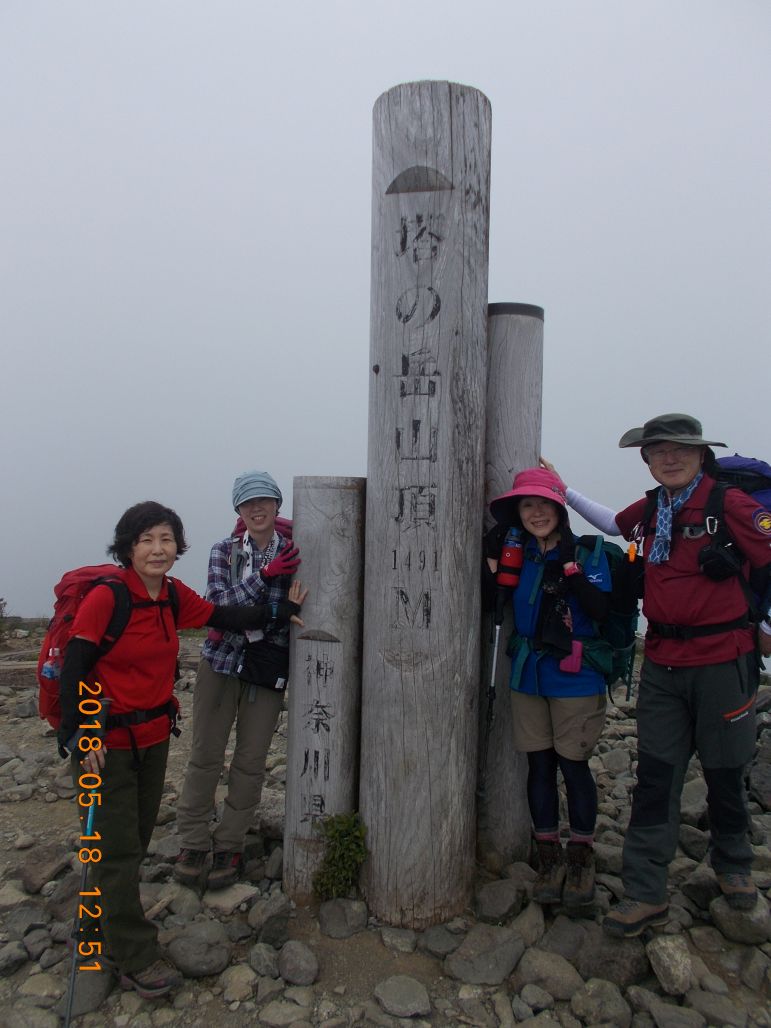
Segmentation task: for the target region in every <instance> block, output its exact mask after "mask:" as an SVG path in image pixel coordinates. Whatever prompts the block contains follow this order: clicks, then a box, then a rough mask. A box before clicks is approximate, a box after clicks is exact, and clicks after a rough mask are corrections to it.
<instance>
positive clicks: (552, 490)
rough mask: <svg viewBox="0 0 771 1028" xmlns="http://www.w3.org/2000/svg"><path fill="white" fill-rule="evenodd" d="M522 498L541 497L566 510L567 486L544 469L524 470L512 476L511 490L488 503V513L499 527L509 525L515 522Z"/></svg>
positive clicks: (556, 476) (557, 476) (552, 473)
mask: <svg viewBox="0 0 771 1028" xmlns="http://www.w3.org/2000/svg"><path fill="white" fill-rule="evenodd" d="M522 496H542V497H543V498H544V499H545V500H552V501H553V502H554V503H556V504H558V505H559V506H560V507H564V508H565V509H567V486H566V485H565V483H564V482H563V481H562V479H561V478H560V477H559V475H557V474H555V473H554V472H553V471H547V470H546V468H525V470H524V471H520V472H519V473H518V474H517V475H515V476H514V482H513V484H512V486H511V489H510V490H509V491H508V492H507V493H504V494H503V496H496V498H495V499H494V500H492V501H491V503H490V513H491V514H492V516H493V517H494V518H495V520H496V521H497V522H498V524H499V525H510V524H511V523H512V521H514V520H515V516H516V515H517V513H518V512H517V501H518V500H519V499H520V497H522Z"/></svg>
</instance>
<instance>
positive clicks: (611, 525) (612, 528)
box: [567, 488, 621, 535]
mask: <svg viewBox="0 0 771 1028" xmlns="http://www.w3.org/2000/svg"><path fill="white" fill-rule="evenodd" d="M567 498H568V503H569V504H570V506H571V507H572V508H573V510H574V511H575V512H576V514H580V515H581V517H582V518H583V519H584V520H585V521H588V522H589V524H590V525H593V526H594V527H595V528H598V529H599V530H600V531H601V532H602V533H603V534H604V535H621V529H620V528H619V527H618V525H617V524H616V511H614V510H611V509H610V507H603V505H602V504H601V503H595V501H594V500H590V499H589V498H588V496H582V495H581V493H577V492H576V491H575V489H570V488H568V491H567Z"/></svg>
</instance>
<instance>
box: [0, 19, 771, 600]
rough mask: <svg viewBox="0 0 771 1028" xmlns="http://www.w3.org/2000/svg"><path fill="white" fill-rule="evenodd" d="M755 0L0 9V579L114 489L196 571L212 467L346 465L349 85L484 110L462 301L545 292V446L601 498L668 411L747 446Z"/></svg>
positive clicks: (361, 459) (360, 149)
mask: <svg viewBox="0 0 771 1028" xmlns="http://www.w3.org/2000/svg"><path fill="white" fill-rule="evenodd" d="M770 44H771V5H769V4H768V3H767V2H765V0H731V2H730V3H726V2H725V0H686V2H678V0H649V2H647V3H645V4H642V3H638V4H633V3H618V2H617V0H607V2H599V0H583V2H581V3H577V2H576V3H568V2H562V3H560V2H541V3H534V2H530V3H523V2H519V0H507V2H504V0H500V2H498V3H491V2H487V0H474V2H466V3H460V2H457V0H443V2H441V3H439V2H421V0H411V2H404V0H389V2H388V3H387V4H386V3H381V2H379V0H367V2H362V0H350V2H349V0H339V2H327V3H318V2H314V3H311V2H307V3H306V2H301V3H299V2H295V3H286V4H283V5H278V4H269V3H263V2H258V0H251V2H248V0H218V2H217V3H214V2H208V3H205V2H202V0H165V2H164V0H152V2H150V0H132V3H130V4H126V3H118V2H116V0H101V2H99V3H93V2H88V3H86V2H77V0H67V2H65V3H62V2H59V0H3V2H2V4H0V125H1V126H2V131H1V134H0V146H2V151H3V154H2V158H1V159H0V338H2V347H3V350H2V365H1V370H0V376H1V377H0V390H1V392H0V411H2V440H3V441H2V445H1V446H0V455H1V456H0V461H2V482H3V491H2V533H0V596H4V597H5V598H6V600H7V601H8V604H9V609H10V611H11V612H13V613H17V614H24V615H44V614H48V613H49V612H50V609H51V605H52V600H53V594H52V587H53V584H54V583H55V582H56V581H57V580H58V578H59V577H60V575H61V573H62V572H63V571H64V570H66V569H67V568H70V567H73V566H76V565H79V564H85V563H99V562H101V561H102V560H103V558H104V547H105V545H106V543H107V542H108V540H109V538H110V536H111V533H112V529H113V526H114V524H115V522H116V520H117V518H118V517H119V515H120V514H121V513H122V512H123V510H124V509H125V508H126V507H127V506H129V505H130V504H131V503H134V502H136V501H138V500H142V499H148V498H153V499H158V500H161V501H162V502H164V503H167V504H169V505H171V506H173V507H174V508H175V509H176V510H177V511H178V512H179V513H180V515H181V516H182V518H183V520H184V522H185V526H186V529H187V531H188V536H189V541H190V543H191V550H190V553H189V554H188V555H187V556H186V557H185V558H184V559H183V560H182V561H181V562H180V563H179V564H178V565H177V569H178V573H179V575H180V577H182V578H183V579H184V580H185V581H186V582H187V583H188V584H190V585H191V586H193V587H197V588H199V589H200V588H203V586H204V584H205V576H206V564H207V559H208V553H209V548H210V546H211V544H212V543H213V542H214V541H215V540H216V539H219V538H222V537H223V536H224V535H226V534H227V533H228V531H229V530H230V528H231V526H232V521H233V514H232V510H231V507H230V489H231V484H232V480H233V478H234V476H235V475H236V474H237V473H238V472H239V471H241V470H243V469H245V468H248V467H255V466H257V467H261V468H265V469H267V470H269V471H271V473H272V474H273V475H274V476H275V477H276V478H277V480H278V481H279V484H280V485H281V487H282V489H283V491H284V494H285V496H286V498H287V502H286V503H285V512H286V513H289V511H290V508H291V494H292V479H293V476H295V475H364V474H366V433H367V385H368V347H369V269H370V224H371V139H372V106H373V104H374V102H375V100H376V99H377V97H378V96H379V95H380V93H382V92H383V91H384V90H387V89H389V88H390V87H392V86H394V85H396V84H398V83H399V82H408V81H414V80H418V79H449V80H452V81H456V82H464V83H466V84H469V85H472V86H475V87H476V88H478V89H480V90H481V91H482V92H484V93H485V94H486V95H487V97H488V98H489V99H490V101H491V104H492V117H493V123H492V124H493V146H492V190H491V232H490V273H489V282H490V287H489V298H490V301H491V302H501V301H521V302H525V303H534V304H539V305H541V306H543V307H544V308H545V311H546V319H545V343H544V346H545V357H544V432H543V449H544V452H545V453H546V454H548V455H549V456H550V457H551V458H552V459H553V460H554V461H555V462H556V464H557V467H558V468H559V470H560V471H561V472H562V473H563V475H564V476H565V477H566V479H567V480H568V482H569V483H570V484H573V485H575V486H576V487H577V488H580V489H582V490H583V491H584V492H587V493H589V494H590V495H594V496H595V497H596V498H597V499H600V500H602V501H604V502H606V503H608V504H610V505H613V506H620V505H622V504H626V503H628V502H630V501H631V500H633V499H635V498H636V497H637V496H638V495H640V494H641V491H642V489H643V488H647V487H648V485H649V480H648V478H647V477H646V476H647V472H646V471H645V469H644V467H643V465H642V464H641V462H640V461H639V457H637V456H636V454H635V453H632V452H629V451H621V450H618V449H617V445H616V444H617V442H618V438H619V436H620V435H621V434H622V433H623V432H624V431H625V430H626V429H628V428H630V427H631V426H633V425H639V424H641V423H642V422H643V421H644V420H646V418H648V417H651V416H652V415H654V414H658V413H662V412H665V411H669V410H685V411H688V412H691V413H694V414H696V415H697V416H699V417H701V419H702V421H703V422H704V426H705V431H706V433H707V435H712V436H713V437H714V438H718V439H724V440H725V441H726V442H727V443H729V445H730V446H731V447H732V448H735V449H738V450H739V451H740V452H750V453H754V454H755V455H757V456H764V457H765V458H767V459H768V458H769V456H770V455H771V440H769V434H768V431H767V422H768V401H767V395H768V380H769V369H770V368H771V361H769V356H768V354H769V343H770V342H771V332H770V331H769V329H770V328H771V315H769V300H768V297H769V281H770V280H771V275H770V274H769V273H770V272H771V262H770V260H769V240H771V204H770V203H769V182H771V146H770V144H769V115H768V110H769V96H771V62H770V61H769V60H768V55H769V52H770Z"/></svg>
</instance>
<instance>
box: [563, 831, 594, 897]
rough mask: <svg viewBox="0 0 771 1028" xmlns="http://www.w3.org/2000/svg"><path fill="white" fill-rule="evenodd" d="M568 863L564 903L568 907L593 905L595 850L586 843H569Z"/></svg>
mask: <svg viewBox="0 0 771 1028" xmlns="http://www.w3.org/2000/svg"><path fill="white" fill-rule="evenodd" d="M567 862H568V868H567V875H566V876H565V887H564V889H563V890H562V902H563V903H564V904H565V905H566V906H568V907H580V906H583V904H584V903H591V902H592V901H593V899H594V850H593V849H592V847H591V846H590V845H589V844H588V843H585V842H569V843H568V845H567Z"/></svg>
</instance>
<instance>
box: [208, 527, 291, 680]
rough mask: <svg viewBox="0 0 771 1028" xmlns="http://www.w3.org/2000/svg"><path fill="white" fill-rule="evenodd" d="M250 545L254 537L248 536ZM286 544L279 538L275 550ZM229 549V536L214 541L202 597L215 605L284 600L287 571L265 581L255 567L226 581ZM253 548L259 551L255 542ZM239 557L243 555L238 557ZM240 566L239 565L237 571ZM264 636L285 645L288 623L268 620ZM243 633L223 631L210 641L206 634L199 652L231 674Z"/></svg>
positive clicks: (239, 652)
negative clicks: (250, 571)
mask: <svg viewBox="0 0 771 1028" xmlns="http://www.w3.org/2000/svg"><path fill="white" fill-rule="evenodd" d="M252 545H253V546H254V540H252ZM287 546H291V543H290V542H289V540H288V539H284V538H283V537H281V538H280V541H279V546H278V549H277V550H276V553H281V552H282V550H285V549H286V548H287ZM231 550H232V537H228V538H227V539H223V540H222V541H221V542H219V543H215V544H214V546H212V549H211V555H210V557H209V574H208V578H207V581H206V599H207V600H210V601H211V602H212V603H215V604H217V605H218V606H226V605H228V606H230V605H235V606H239V607H246V606H250V605H252V604H255V603H278V602H280V601H281V600H285V599H286V598H287V596H288V594H289V586H290V584H291V578H290V576H289V575H280V576H279V577H278V578H273V579H270V580H269V582H268V583H267V584H266V583H265V582H264V581H263V580H262V576H261V575H260V573H259V571H257V572H254V573H252V574H248V575H246V576H245V577H243V578H241V579H240V581H239V582H238V583H237V584H236V585H231V582H230V554H231ZM254 552H255V553H256V554H259V553H260V552H261V551H260V550H258V549H257V548H256V546H255V550H254ZM240 561H241V562H242V561H243V557H241V558H240ZM241 573H242V569H241V568H239V574H241ZM264 634H265V638H266V639H268V640H270V642H272V643H276V644H277V645H278V646H288V645H289V626H288V625H281V626H279V625H276V624H275V623H273V622H269V623H268V624H267V625H266V626H265V629H264ZM245 645H246V636H245V635H244V634H243V633H242V632H223V633H222V638H221V639H220V640H218V641H214V640H213V639H211V638H209V639H207V640H206V642H205V643H204V644H203V650H202V653H203V656H204V657H205V658H206V659H207V660H208V661H209V663H210V664H211V666H212V670H214V671H218V672H219V673H220V674H223V675H233V674H235V670H236V668H237V667H238V662H239V660H240V659H241V654H242V652H243V649H244V646H245Z"/></svg>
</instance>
